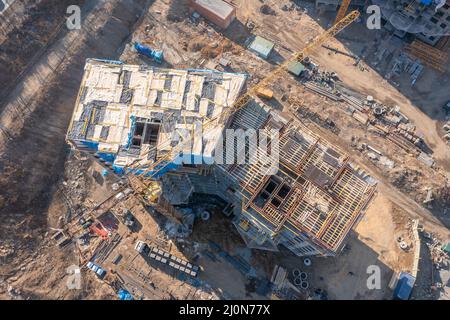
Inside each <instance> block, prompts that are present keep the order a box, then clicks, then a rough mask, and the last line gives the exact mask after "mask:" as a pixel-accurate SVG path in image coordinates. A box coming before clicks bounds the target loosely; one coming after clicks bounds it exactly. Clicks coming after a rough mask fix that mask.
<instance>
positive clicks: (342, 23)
mask: <svg viewBox="0 0 450 320" xmlns="http://www.w3.org/2000/svg"><path fill="white" fill-rule="evenodd" d="M348 2H350V1H348ZM359 16H360V13H359V11H358V10H355V11H352V12H350V13H349V14H348V15H347V16H345V17H343V18H342V19H340V20H339V21H338V22H337V23H335V24H334V25H333V26H332V27H331V28H330V29H328V30H327V31H325V32H324V33H322V34H320V35H319V36H317V37H316V38H315V39H314V40H313V41H311V42H310V43H309V44H308V45H307V46H306V47H305V48H304V49H303V50H301V51H299V52H297V53H294V54H293V55H292V56H291V57H290V58H289V59H287V60H286V61H285V62H283V63H282V64H280V65H279V66H278V67H277V68H275V69H274V70H273V71H271V72H270V73H269V74H268V75H267V76H266V77H265V78H263V79H262V80H261V81H259V82H258V83H257V84H256V85H254V86H253V87H251V88H250V89H249V90H248V91H247V92H246V93H244V94H243V95H241V96H240V97H239V98H238V99H237V100H236V101H235V102H234V103H233V104H232V105H231V106H230V107H229V108H228V109H225V111H224V112H222V113H221V114H220V115H218V116H215V117H213V118H210V119H208V120H207V121H205V122H204V124H203V129H206V128H207V127H211V126H214V124H215V123H217V121H219V120H225V119H228V118H229V117H230V116H231V115H233V114H234V113H235V112H236V111H238V110H240V109H241V108H243V107H244V106H245V105H246V104H247V103H248V102H249V101H250V100H251V99H252V97H253V96H255V95H256V93H257V91H258V89H260V88H264V87H267V86H268V85H269V84H270V83H272V82H273V81H274V80H276V79H277V78H278V77H280V76H281V75H282V74H283V73H284V72H285V71H286V70H287V68H288V65H289V64H290V63H291V62H293V61H299V62H302V61H303V60H304V59H305V57H306V56H307V55H309V54H310V53H311V52H312V51H313V50H314V49H315V48H317V47H320V46H321V45H322V44H323V43H325V42H326V41H327V40H329V39H330V38H332V37H334V36H335V35H336V34H338V33H339V32H341V31H342V30H344V29H345V28H346V27H347V26H349V25H350V24H351V23H352V22H354V21H355V20H356V19H357V18H358V17H359ZM170 143H171V141H170V139H168V140H166V141H163V142H162V143H160V144H158V145H157V146H155V147H153V148H152V149H151V150H149V151H148V153H150V152H153V151H154V150H155V148H161V147H163V146H164V147H166V146H168V145H170ZM144 156H145V155H144ZM171 157H172V154H171V153H168V154H167V155H165V156H163V157H161V158H159V159H157V160H156V161H155V162H154V163H151V164H150V165H149V166H146V165H145V164H142V162H141V161H140V160H136V161H134V162H133V163H131V164H130V165H129V166H126V167H125V168H124V169H125V172H126V173H130V172H131V175H134V174H136V171H135V172H132V171H133V170H136V169H140V170H139V171H140V173H139V174H137V176H139V177H140V178H139V179H136V177H133V178H132V179H131V180H132V182H133V183H131V181H130V184H131V186H132V187H133V189H135V191H136V192H137V193H142V190H143V189H146V188H147V187H148V186H149V184H150V179H151V178H152V177H154V176H155V175H156V174H157V173H158V172H159V171H160V170H162V169H163V168H164V167H165V165H164V162H165V161H168V160H170V159H171ZM168 162H170V161H168ZM142 168H144V169H142ZM130 169H131V170H130ZM149 173H150V174H149ZM128 176H129V177H130V174H128ZM144 176H145V178H146V179H145V180H147V181H148V182H147V183H146V182H145V181H144V179H143V178H142V177H144ZM137 182H139V183H140V184H141V187H139V188H136V187H137V185H136V183H137ZM137 189H138V190H137Z"/></svg>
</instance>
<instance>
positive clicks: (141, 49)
mask: <svg viewBox="0 0 450 320" xmlns="http://www.w3.org/2000/svg"><path fill="white" fill-rule="evenodd" d="M134 48H135V49H136V51H137V52H138V53H139V54H142V55H143V56H146V57H148V58H150V59H151V60H153V61H155V62H157V63H162V62H163V52H162V51H157V50H153V49H151V48H149V47H146V46H143V45H142V44H140V43H139V42H135V43H134Z"/></svg>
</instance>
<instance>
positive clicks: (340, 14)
mask: <svg viewBox="0 0 450 320" xmlns="http://www.w3.org/2000/svg"><path fill="white" fill-rule="evenodd" d="M351 2H352V0H342V3H341V6H340V8H339V10H338V13H337V14H336V19H335V20H334V24H336V23H338V22H339V21H341V20H342V19H343V18H344V17H345V14H346V13H347V11H348V7H349V6H350V3H351Z"/></svg>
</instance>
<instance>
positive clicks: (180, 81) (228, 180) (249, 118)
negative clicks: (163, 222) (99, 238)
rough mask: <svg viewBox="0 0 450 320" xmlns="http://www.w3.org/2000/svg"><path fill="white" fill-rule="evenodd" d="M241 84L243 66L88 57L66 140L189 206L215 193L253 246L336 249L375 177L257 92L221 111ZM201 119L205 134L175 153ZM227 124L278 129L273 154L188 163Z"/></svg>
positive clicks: (222, 144)
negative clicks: (170, 65) (161, 64)
mask: <svg viewBox="0 0 450 320" xmlns="http://www.w3.org/2000/svg"><path fill="white" fill-rule="evenodd" d="M244 84H245V76H244V75H242V74H232V73H220V72H216V71H210V70H169V69H156V68H149V67H139V66H133V65H125V64H122V63H121V62H106V61H99V60H89V61H88V62H87V64H86V67H85V74H84V77H83V82H82V85H81V88H80V92H79V97H78V100H77V103H76V107H75V111H74V115H73V118H72V122H71V125H70V128H69V131H68V134H67V140H68V142H69V143H70V144H71V145H72V146H74V147H76V148H81V149H83V150H87V151H91V152H92V153H95V154H96V155H97V156H98V157H99V158H101V159H102V161H103V162H104V163H106V165H109V166H110V167H111V168H113V169H114V170H115V171H116V172H117V173H120V174H128V175H132V176H133V177H134V176H138V177H139V178H141V179H142V180H144V181H145V180H148V179H150V178H152V179H153V180H157V181H158V183H159V184H160V185H161V190H162V194H161V195H160V198H162V199H164V202H165V203H169V204H170V205H171V206H172V207H173V208H176V207H177V206H178V205H188V204H189V203H190V201H192V198H193V196H194V194H208V195H214V196H217V197H219V198H221V199H222V200H224V201H225V202H226V203H227V206H226V207H225V208H224V210H223V211H224V213H225V214H226V215H229V216H231V217H232V218H233V223H234V225H235V226H236V228H237V230H238V231H239V233H240V234H241V236H242V237H243V239H244V240H245V242H246V243H247V245H248V246H249V247H251V248H257V249H263V250H272V251H276V250H278V249H279V247H280V245H281V246H284V247H286V248H287V249H289V250H291V251H292V252H293V253H295V254H296V255H298V256H307V255H324V256H331V255H335V254H337V253H338V252H339V250H340V248H341V247H342V245H343V242H344V240H345V238H346V236H347V235H348V233H349V231H350V230H351V228H352V227H353V226H354V225H355V224H356V223H357V222H358V220H359V218H360V217H361V216H362V214H363V212H364V210H365V208H366V207H367V205H368V203H369V202H370V200H371V199H372V196H373V195H374V192H375V188H376V183H375V181H374V180H373V179H372V178H371V177H370V176H368V175H367V174H366V173H365V172H364V171H363V170H361V169H359V168H358V167H356V166H355V165H354V164H352V163H351V161H350V159H349V157H348V155H346V154H345V153H344V152H343V151H341V150H340V149H339V148H337V147H336V146H333V145H332V144H330V143H328V142H327V141H326V140H324V139H321V138H320V137H319V136H317V135H316V134H314V133H313V132H311V131H310V130H309V129H307V128H306V127H305V126H303V125H302V124H301V123H300V122H297V121H296V120H292V119H291V120H288V119H287V118H286V117H285V116H284V115H282V114H281V113H280V112H278V111H275V110H272V109H270V108H268V107H267V106H265V105H264V104H263V103H261V102H260V101H256V100H251V101H250V102H249V103H247V105H246V106H245V107H243V108H241V109H239V110H238V111H237V112H235V113H234V114H233V115H231V116H226V114H227V113H226V111H227V110H228V108H230V107H231V106H232V104H233V103H234V102H235V100H236V99H237V98H238V96H239V94H240V92H241V90H242V88H243V86H244ZM199 122H200V123H203V124H204V128H203V130H204V131H203V136H202V140H203V141H202V143H198V142H197V143H196V142H195V141H194V142H193V143H191V144H188V145H189V146H190V148H189V149H186V148H184V147H183V148H182V149H181V150H182V152H180V149H178V151H176V152H175V151H174V150H175V149H176V146H177V145H179V144H180V143H181V142H185V140H186V139H191V137H192V136H190V135H189V132H192V130H194V127H195V124H196V123H199ZM225 129H234V130H236V129H242V130H244V131H246V132H248V131H249V130H247V129H253V130H252V131H250V132H266V133H267V135H268V136H271V132H277V133H278V137H279V139H278V140H277V141H279V143H278V149H277V150H276V152H277V153H276V154H275V152H272V153H269V155H268V156H267V158H268V159H267V158H265V159H262V158H261V159H258V160H257V161H255V162H245V163H241V164H239V163H236V162H233V161H232V162H226V163H227V164H220V163H217V162H215V163H212V164H206V163H201V162H200V163H198V162H196V161H194V163H197V164H193V162H192V159H193V158H198V157H202V159H203V160H205V159H210V158H212V157H214V156H215V154H216V151H217V150H218V149H224V148H225V149H227V148H229V147H230V144H229V140H228V141H226V140H227V139H228V138H227V139H223V138H222V133H223V132H224V130H225ZM255 134H256V133H255ZM192 139H193V138H192ZM253 143H254V140H253V139H248V142H247V143H245V144H243V145H240V146H239V145H237V146H236V147H233V150H232V154H233V159H234V158H236V159H237V158H238V157H239V155H246V154H247V153H248V150H249V149H251V148H252V147H254V148H255V149H259V148H261V146H260V145H252V144H253ZM271 143H272V142H271ZM181 144H182V145H184V144H183V143H181ZM231 145H234V141H233V143H232V144H231ZM228 151H229V150H228ZM225 154H227V153H225ZM227 156H228V154H227ZM180 157H181V158H180ZM162 159H165V160H164V161H162ZM263 160H264V161H263ZM208 162H209V161H208ZM209 163H210V162H209ZM156 164H157V165H156Z"/></svg>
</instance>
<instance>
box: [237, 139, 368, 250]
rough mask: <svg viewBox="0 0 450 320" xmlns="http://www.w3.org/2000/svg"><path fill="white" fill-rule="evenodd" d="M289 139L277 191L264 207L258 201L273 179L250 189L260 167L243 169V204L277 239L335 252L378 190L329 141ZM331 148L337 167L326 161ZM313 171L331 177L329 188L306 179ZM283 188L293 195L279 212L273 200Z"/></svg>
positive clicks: (282, 153)
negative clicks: (287, 237)
mask: <svg viewBox="0 0 450 320" xmlns="http://www.w3.org/2000/svg"><path fill="white" fill-rule="evenodd" d="M290 133H292V131H289V130H288V131H287V134H285V135H283V136H282V137H281V139H280V140H281V141H280V144H281V146H280V167H279V172H278V174H277V178H276V179H277V186H276V188H274V189H273V190H272V191H271V194H270V195H269V196H268V197H266V198H264V203H263V206H262V207H261V204H259V205H257V204H256V203H255V200H256V198H257V197H258V195H259V194H260V193H261V192H262V190H263V189H264V188H265V187H266V186H267V184H268V183H269V180H270V177H268V176H264V177H260V178H259V179H258V181H257V182H253V183H252V181H251V180H252V177H253V176H255V174H253V175H252V174H249V173H251V172H260V171H258V168H256V167H247V168H245V170H246V173H247V176H246V180H245V181H246V182H245V183H244V185H243V187H244V190H245V191H246V192H248V193H249V194H250V196H249V197H248V199H247V201H245V203H244V204H243V210H244V211H245V212H248V214H250V215H251V214H252V213H251V212H254V214H258V215H259V216H261V217H262V218H264V219H265V220H266V221H267V222H268V223H269V224H268V226H269V228H270V232H271V233H272V234H273V235H276V234H278V233H280V232H281V231H282V230H288V232H291V233H293V234H295V235H299V234H300V233H302V234H307V235H308V236H309V238H310V239H311V240H312V241H313V242H314V243H316V244H319V245H320V246H322V247H323V248H325V249H327V250H332V251H335V250H336V249H337V246H338V245H339V244H340V243H341V241H342V240H343V238H345V235H346V234H347V232H348V230H349V229H350V228H351V226H352V225H353V223H354V221H355V220H356V219H357V218H358V217H359V216H360V213H361V211H362V209H363V208H364V206H365V204H366V203H367V201H368V200H370V199H368V198H369V197H370V196H371V192H372V191H373V190H374V187H372V186H370V185H369V184H368V183H367V182H366V181H364V180H363V179H362V178H361V177H360V176H359V175H356V174H355V172H354V171H353V169H352V168H351V167H350V166H349V157H348V155H346V154H344V153H342V152H341V151H340V150H338V149H336V148H335V147H334V146H331V145H329V144H328V143H327V142H326V141H322V140H319V139H318V138H316V137H314V138H311V136H309V135H307V134H304V133H303V132H301V131H300V132H297V138H296V139H291V138H289V137H290ZM302 134H304V135H302ZM306 137H307V138H306ZM329 148H332V149H333V153H334V156H335V157H337V158H335V159H336V163H334V164H330V163H328V162H327V161H325V160H324V156H325V154H326V153H327V152H329ZM310 167H312V168H314V170H316V171H317V172H320V174H322V175H324V176H326V177H328V178H329V181H330V184H329V185H328V186H323V185H319V184H317V182H316V181H314V180H310V179H309V177H308V176H306V175H305V170H307V169H308V168H310ZM235 170H236V168H235ZM285 184H287V185H289V187H290V190H289V193H288V194H287V196H286V197H285V198H284V199H282V200H280V201H278V202H277V204H278V203H279V205H278V206H274V205H273V203H272V199H274V198H277V197H278V196H277V194H278V192H279V191H280V189H281V187H282V186H283V185H285ZM277 200H278V198H277ZM249 208H251V210H249Z"/></svg>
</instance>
